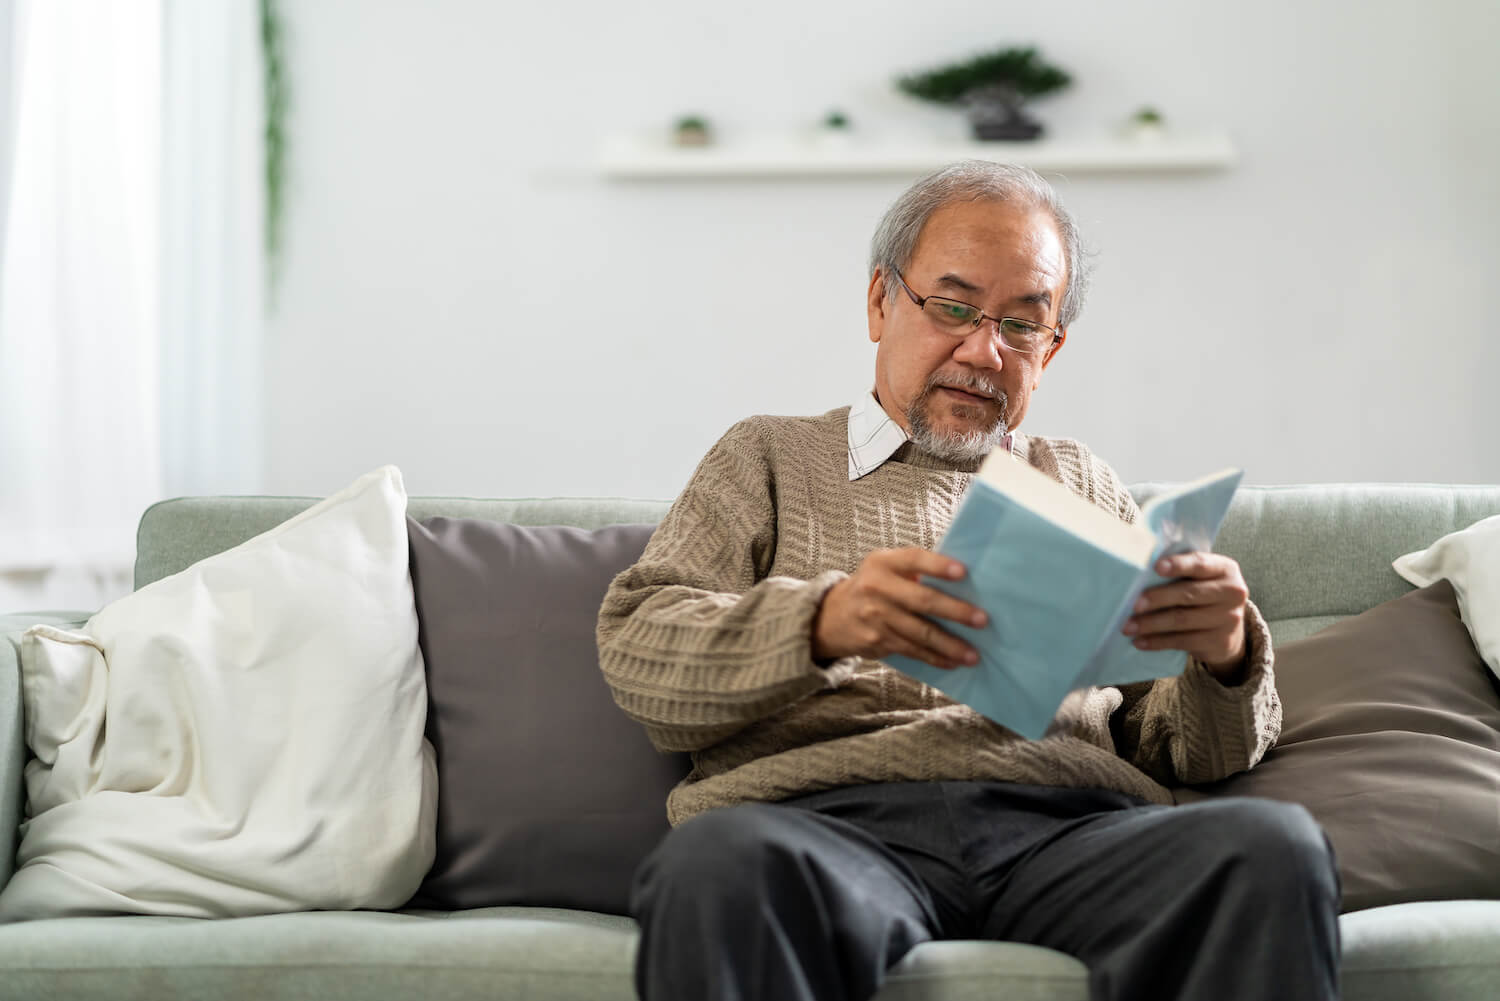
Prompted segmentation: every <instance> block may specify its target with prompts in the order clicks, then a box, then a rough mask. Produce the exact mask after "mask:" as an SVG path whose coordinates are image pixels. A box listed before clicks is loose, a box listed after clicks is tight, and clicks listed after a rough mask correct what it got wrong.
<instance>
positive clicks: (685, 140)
mask: <svg viewBox="0 0 1500 1001" xmlns="http://www.w3.org/2000/svg"><path fill="white" fill-rule="evenodd" d="M672 141H673V142H674V143H676V144H677V145H678V146H707V145H708V144H709V143H711V142H713V132H712V131H711V130H710V129H709V127H708V119H707V118H704V117H703V116H702V115H682V116H681V117H679V118H678V119H677V122H676V123H675V124H674V125H673V126H672Z"/></svg>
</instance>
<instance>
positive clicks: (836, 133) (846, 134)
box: [813, 108, 854, 149]
mask: <svg viewBox="0 0 1500 1001" xmlns="http://www.w3.org/2000/svg"><path fill="white" fill-rule="evenodd" d="M813 136H814V141H815V142H816V143H817V144H818V145H819V146H826V147H831V148H836V149H837V148H842V147H845V146H848V145H849V143H850V141H851V140H852V139H853V138H854V126H853V124H852V123H851V122H850V121H849V116H848V115H846V114H844V113H843V112H842V111H840V110H838V109H837V108H835V109H833V110H832V111H829V112H828V113H827V114H826V115H824V116H823V117H822V119H821V120H820V121H819V122H818V128H817V130H816V132H814V133H813Z"/></svg>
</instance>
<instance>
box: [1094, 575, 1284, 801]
mask: <svg viewBox="0 0 1500 1001" xmlns="http://www.w3.org/2000/svg"><path fill="white" fill-rule="evenodd" d="M1245 656H1246V658H1247V660H1248V670H1247V671H1246V677H1245V680H1244V682H1243V683H1241V684H1239V685H1236V686H1234V687H1229V686H1226V685H1223V684H1220V683H1219V681H1218V680H1217V679H1215V678H1214V676H1213V675H1212V674H1209V673H1208V669H1207V668H1205V667H1204V666H1203V665H1202V664H1201V663H1199V662H1198V661H1197V660H1196V659H1194V658H1190V659H1189V660H1188V665H1187V669H1186V670H1185V671H1183V672H1182V674H1180V675H1177V676H1176V677H1172V678H1158V679H1156V680H1155V681H1147V682H1141V683H1139V684H1134V685H1123V686H1121V688H1120V691H1121V693H1122V694H1123V695H1124V696H1125V701H1124V704H1123V705H1122V706H1121V708H1120V709H1119V710H1117V711H1116V712H1115V715H1114V718H1113V720H1112V721H1111V724H1112V728H1113V730H1114V737H1115V743H1116V746H1117V747H1118V748H1119V751H1120V754H1121V755H1122V756H1124V757H1125V758H1126V759H1127V760H1129V761H1130V762H1131V763H1132V764H1134V765H1135V766H1136V767H1137V768H1139V769H1140V770H1141V771H1143V772H1145V773H1146V774H1147V775H1149V776H1151V777H1152V778H1153V779H1155V780H1156V781H1158V782H1160V783H1161V784H1162V785H1167V786H1174V785H1196V784H1198V783H1201V782H1215V781H1217V780H1219V779H1222V778H1227V777H1228V776H1230V775H1233V774H1234V773H1236V772H1243V771H1247V770H1249V769H1250V768H1253V767H1254V766H1255V765H1256V764H1257V763H1259V761H1260V759H1261V758H1262V757H1263V756H1264V755H1265V753H1266V751H1268V750H1270V749H1271V747H1272V746H1273V745H1275V743H1276V738H1277V737H1278V736H1280V734H1281V699H1280V697H1279V696H1278V695H1277V693H1276V679H1275V674H1274V670H1273V668H1272V660H1273V657H1272V651H1271V630H1270V628H1269V627H1268V626H1267V625H1266V620H1265V618H1264V617H1263V616H1262V615H1261V614H1260V609H1258V608H1256V607H1255V604H1254V603H1253V602H1249V603H1247V604H1246V605H1245Z"/></svg>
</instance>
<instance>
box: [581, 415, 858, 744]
mask: <svg viewBox="0 0 1500 1001" xmlns="http://www.w3.org/2000/svg"><path fill="white" fill-rule="evenodd" d="M775 550H776V483H775V479H774V476H773V473H772V469H771V465H770V463H769V461H768V459H767V448H766V443H765V442H764V441H763V440H762V437H761V434H760V432H759V431H758V430H757V429H756V427H755V426H754V424H753V422H742V423H740V424H737V425H735V427H733V428H731V429H730V431H729V432H728V433H727V434H725V436H724V437H723V438H722V439H720V441H719V442H718V443H717V444H716V445H715V446H714V447H713V449H712V450H711V451H710V452H709V454H708V455H707V456H705V457H704V459H703V461H702V462H701V463H700V464H699V466H698V469H697V471H696V472H694V474H693V476H692V479H691V480H690V481H689V483H688V485H687V487H686V488H685V489H684V490H683V492H682V494H681V496H680V497H678V499H677V501H676V502H675V503H674V504H673V505H672V508H671V510H670V511H668V513H667V515H666V517H665V518H664V519H663V520H662V522H661V524H660V525H659V526H658V527H657V530H656V532H655V534H654V535H652V537H651V541H650V542H649V543H648V544H647V546H646V551H645V552H644V553H643V554H642V556H641V559H640V561H639V562H637V563H636V564H635V565H634V566H632V567H630V568H629V569H628V570H625V571H624V572H623V573H621V574H620V575H619V576H617V577H616V578H615V579H614V581H613V582H612V583H611V584H610V587H609V591H608V592H607V593H606V594H605V597H604V603H603V605H602V607H601V609H600V613H599V626H598V633H597V638H598V645H599V664H600V667H601V668H602V669H603V672H604V677H605V680H606V681H607V682H608V683H609V686H610V689H611V691H612V692H613V694H614V698H615V701H616V702H617V703H618V704H619V706H620V708H621V709H623V710H624V711H625V712H626V713H627V714H628V715H629V716H631V717H632V718H634V719H636V720H638V721H639V722H640V723H642V724H643V725H644V726H645V728H646V732H647V735H648V736H649V737H650V738H651V741H652V743H653V744H655V745H656V747H657V748H659V749H661V750H664V751H668V750H671V751H691V750H698V749H700V748H704V747H708V746H711V745H713V744H716V743H718V742H719V741H721V740H723V739H724V738H726V737H728V736H730V735H731V734H733V733H735V732H737V731H739V730H741V729H743V728H744V727H746V726H748V725H750V724H751V723H754V722H755V721H757V720H760V719H763V718H765V717H766V716H769V715H771V714H772V713H774V712H777V711H778V710H780V709H783V708H785V707H786V706H788V705H791V704H792V703H794V702H796V701H798V700H800V699H803V698H805V697H807V696H808V695H811V694H812V693H814V692H817V691H819V690H821V689H826V688H830V687H835V686H837V685H838V684H840V683H841V682H842V681H844V680H846V679H847V678H848V677H849V676H850V674H851V673H852V672H853V668H854V663H855V661H854V660H853V659H852V658H851V659H847V660H841V661H835V662H834V663H833V664H831V665H829V666H827V667H819V666H818V665H817V664H816V663H814V661H813V659H812V642H811V640H812V621H813V618H814V616H815V615H816V613H817V610H818V606H819V604H820V603H821V602H822V600H823V595H824V594H825V593H826V592H827V591H828V589H829V588H830V587H832V586H833V585H834V584H835V583H837V582H838V581H839V580H842V579H843V578H844V577H845V576H846V574H844V573H843V572H842V571H829V572H826V573H823V574H820V575H818V576H817V577H815V578H814V579H812V580H796V579H793V578H789V577H771V576H767V575H768V573H769V568H770V566H771V565H772V562H773V558H774V556H775Z"/></svg>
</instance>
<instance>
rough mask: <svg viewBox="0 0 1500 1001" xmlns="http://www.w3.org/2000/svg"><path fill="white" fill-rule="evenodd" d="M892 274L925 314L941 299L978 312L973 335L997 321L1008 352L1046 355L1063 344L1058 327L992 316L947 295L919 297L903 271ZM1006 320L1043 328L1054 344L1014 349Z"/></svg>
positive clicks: (897, 270) (1014, 318)
mask: <svg viewBox="0 0 1500 1001" xmlns="http://www.w3.org/2000/svg"><path fill="white" fill-rule="evenodd" d="M891 274H893V275H895V276H896V281H898V282H900V283H901V287H902V288H903V289H905V290H906V294H907V295H908V296H910V297H911V301H912V302H913V303H915V304H916V307H917V308H918V309H920V310H922V311H923V312H924V313H925V312H926V310H927V303H928V301H929V300H932V299H940V300H942V301H943V302H954V303H957V304H958V305H960V306H967V307H968V308H969V309H972V310H974V311H975V312H977V313H978V314H979V315H978V316H977V317H975V318H974V322H973V323H972V324H970V326H969V333H973V332H974V331H976V330H978V329H979V328H980V327H981V326H982V325H983V324H984V321H985V320H994V321H995V333H996V334H998V335H999V340H1000V345H1001V347H1003V348H1005V349H1006V350H1007V351H1014V352H1016V353H1017V354H1023V355H1039V354H1043V353H1045V352H1047V351H1050V350H1052V349H1053V348H1055V347H1057V345H1058V343H1059V342H1061V341H1062V339H1063V334H1062V331H1061V330H1059V329H1058V328H1057V327H1054V326H1051V325H1050V324H1046V323H1040V322H1038V321H1036V320H1028V319H1026V318H1025V317H1021V316H991V315H990V314H988V313H986V312H985V311H984V310H982V309H980V308H979V307H978V306H976V305H974V304H973V303H972V302H964V301H963V300H962V299H950V298H948V297H947V296H945V295H920V296H919V295H917V293H915V292H913V291H912V290H911V286H910V285H908V284H906V279H905V278H903V277H902V276H901V269H900V268H892V269H891ZM1006 320H1010V321H1012V322H1013V323H1022V324H1026V325H1028V326H1032V327H1041V328H1042V329H1043V330H1045V331H1047V332H1048V333H1050V334H1051V335H1052V343H1051V344H1048V345H1047V346H1046V347H1037V348H1030V349H1028V348H1018V347H1014V346H1013V345H1010V344H1007V343H1005V328H1004V327H1003V326H1002V324H1004V323H1005V321H1006ZM940 329H941V328H940ZM953 329H954V330H962V329H963V328H962V327H954V328H953ZM963 336H965V337H967V336H968V334H964V335H963Z"/></svg>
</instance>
